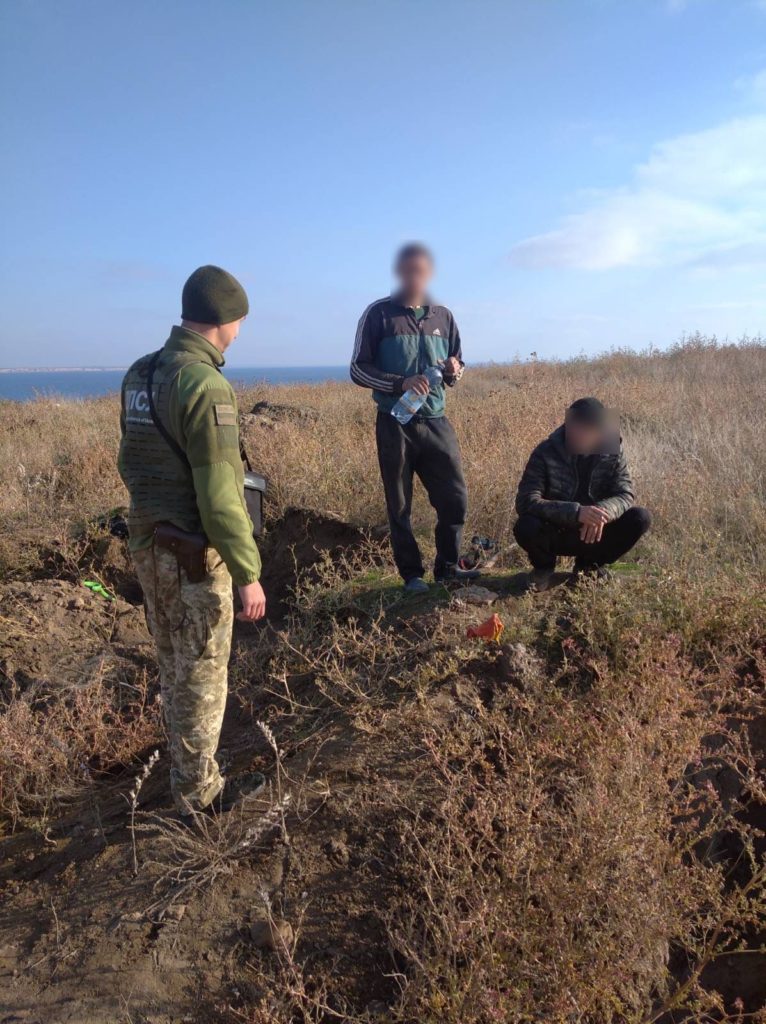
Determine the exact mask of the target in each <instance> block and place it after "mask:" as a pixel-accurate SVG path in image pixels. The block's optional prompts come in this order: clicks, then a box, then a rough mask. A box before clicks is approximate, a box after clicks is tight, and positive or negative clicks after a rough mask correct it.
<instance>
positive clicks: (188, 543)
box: [154, 523, 208, 583]
mask: <svg viewBox="0 0 766 1024" xmlns="http://www.w3.org/2000/svg"><path fill="white" fill-rule="evenodd" d="M154 543H155V544H156V545H157V547H158V548H166V549H167V550H168V551H172V552H173V554H174V555H175V556H176V561H177V562H178V564H179V566H180V567H181V568H182V569H184V570H185V572H186V576H187V578H188V580H189V582H190V583H201V582H202V581H203V580H204V579H205V577H206V576H207V547H208V545H207V537H206V536H205V534H204V533H188V532H187V531H186V530H179V528H178V527H177V526H173V524H172V523H157V524H156V525H155V527H154Z"/></svg>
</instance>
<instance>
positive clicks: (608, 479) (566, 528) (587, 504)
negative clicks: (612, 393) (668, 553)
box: [513, 398, 651, 590]
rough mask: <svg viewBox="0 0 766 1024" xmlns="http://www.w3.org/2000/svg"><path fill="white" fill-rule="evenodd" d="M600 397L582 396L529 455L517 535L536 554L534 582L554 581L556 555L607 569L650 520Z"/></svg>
mask: <svg viewBox="0 0 766 1024" xmlns="http://www.w3.org/2000/svg"><path fill="white" fill-rule="evenodd" d="M610 433H611V427H610V423H609V418H608V414H607V410H606V409H605V407H604V406H603V405H602V404H601V402H600V401H599V400H598V399H597V398H580V399H578V400H577V401H576V402H574V403H573V404H572V405H571V406H570V407H569V409H568V410H567V415H566V422H565V423H564V424H562V426H560V427H558V429H557V430H554V432H553V433H552V434H551V435H550V437H549V438H547V439H546V440H545V441H543V442H542V443H541V444H539V445H538V446H537V447H536V448H535V450H534V451H533V452H532V455H531V456H530V458H529V462H528V463H527V465H526V468H525V470H524V474H523V476H522V478H521V482H520V484H519V490H518V494H517V495H516V511H517V513H518V515H519V519H518V520H517V522H516V525H515V527H514V530H513V532H514V536H515V537H516V540H517V541H518V543H519V545H520V546H521V547H522V548H523V549H524V550H525V551H526V552H527V554H528V555H529V560H530V561H531V563H532V572H531V573H530V577H529V584H530V587H531V588H532V589H535V590H545V589H546V588H547V587H548V585H549V584H550V581H551V577H552V576H553V572H554V569H555V568H556V558H557V557H558V556H559V555H569V556H572V555H573V556H574V558H575V564H574V571H575V576H577V575H580V574H583V573H588V574H592V575H594V576H605V575H606V571H605V568H604V567H605V566H607V565H609V564H610V563H612V562H616V561H617V560H618V559H619V558H621V557H622V556H623V555H624V554H625V553H626V552H627V551H629V550H630V549H631V548H632V547H633V545H634V544H635V543H636V541H638V540H639V538H640V537H642V536H643V535H644V534H645V533H646V531H647V530H648V529H649V526H650V525H651V517H650V515H649V512H648V511H647V510H646V509H645V508H639V507H637V506H635V505H634V504H633V502H634V495H633V484H632V482H631V479H630V472H629V471H628V464H627V461H626V459H625V453H624V451H623V449H622V445H621V443H620V440H619V434H618V433H617V432H615V433H614V437H613V438H612V439H611V443H610Z"/></svg>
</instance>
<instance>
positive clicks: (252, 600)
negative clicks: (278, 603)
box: [237, 582, 266, 622]
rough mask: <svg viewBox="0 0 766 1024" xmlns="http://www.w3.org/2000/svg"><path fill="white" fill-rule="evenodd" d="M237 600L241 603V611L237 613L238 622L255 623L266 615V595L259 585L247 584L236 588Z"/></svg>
mask: <svg viewBox="0 0 766 1024" xmlns="http://www.w3.org/2000/svg"><path fill="white" fill-rule="evenodd" d="M237 590H238V591H239V599H240V601H241V602H242V611H241V612H237V618H238V619H239V621H240V622H255V621H256V620H257V619H262V618H263V616H264V615H265V614H266V595H265V594H264V592H263V587H262V586H261V585H260V583H258V582H256V583H248V584H247V585H246V586H244V587H237Z"/></svg>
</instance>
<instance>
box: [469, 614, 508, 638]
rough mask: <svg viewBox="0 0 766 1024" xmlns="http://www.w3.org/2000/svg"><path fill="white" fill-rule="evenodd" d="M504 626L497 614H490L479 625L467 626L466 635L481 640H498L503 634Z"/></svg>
mask: <svg viewBox="0 0 766 1024" xmlns="http://www.w3.org/2000/svg"><path fill="white" fill-rule="evenodd" d="M504 629H505V626H504V625H503V622H502V620H501V618H500V616H499V615H497V614H495V615H490V617H489V618H488V619H487V621H486V622H482V624H481V625H480V626H469V627H468V632H467V633H466V636H468V637H470V638H471V639H472V640H473V639H481V640H499V639H500V637H501V636H502V635H503V630H504Z"/></svg>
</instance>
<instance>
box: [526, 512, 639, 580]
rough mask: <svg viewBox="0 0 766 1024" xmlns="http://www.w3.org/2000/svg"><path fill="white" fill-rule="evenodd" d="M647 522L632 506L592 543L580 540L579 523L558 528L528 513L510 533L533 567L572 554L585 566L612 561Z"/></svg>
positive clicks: (552, 564)
mask: <svg viewBox="0 0 766 1024" xmlns="http://www.w3.org/2000/svg"><path fill="white" fill-rule="evenodd" d="M651 523H652V517H651V516H650V515H649V512H648V511H647V510H646V509H645V508H640V507H639V506H637V505H634V506H633V508H629V509H628V511H627V512H624V513H623V514H622V515H621V516H620V518H619V519H615V520H614V522H611V523H607V524H606V526H605V527H604V530H603V533H602V534H601V540H600V541H598V542H597V543H596V544H585V543H584V542H583V541H581V540H580V530H579V525H578V526H574V527H569V528H566V527H563V528H562V527H560V526H554V525H553V524H552V523H548V522H546V521H545V520H544V519H540V517H539V516H532V515H523V516H521V518H520V519H518V520H517V521H516V525H515V526H514V528H513V534H514V536H515V538H516V540H517V541H518V542H519V545H520V546H521V547H522V548H524V550H525V551H526V552H527V554H528V555H529V560H530V562H531V563H532V565H533V567H534V568H535V569H554V568H555V566H556V556H557V555H574V557H575V558H576V560H577V563H576V564H577V566H578V567H581V568H585V567H590V566H597V565H609V564H610V563H611V562H616V561H617V560H618V559H619V558H621V557H622V556H623V555H624V554H625V553H626V552H627V551H630V549H631V548H632V547H633V545H634V544H635V543H636V541H638V540H639V539H640V538H641V537H643V535H644V534H645V533H646V531H647V530H648V529H649V527H650V526H651Z"/></svg>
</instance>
